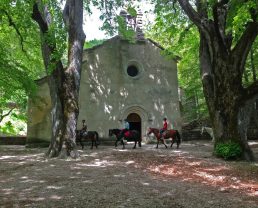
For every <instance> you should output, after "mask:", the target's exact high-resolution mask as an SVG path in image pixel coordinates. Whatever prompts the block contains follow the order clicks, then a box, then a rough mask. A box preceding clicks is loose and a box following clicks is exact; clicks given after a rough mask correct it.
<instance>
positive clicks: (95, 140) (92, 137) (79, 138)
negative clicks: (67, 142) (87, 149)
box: [76, 130, 99, 149]
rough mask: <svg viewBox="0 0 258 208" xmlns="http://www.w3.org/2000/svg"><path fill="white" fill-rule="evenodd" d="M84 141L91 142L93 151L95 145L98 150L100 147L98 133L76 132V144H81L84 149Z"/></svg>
mask: <svg viewBox="0 0 258 208" xmlns="http://www.w3.org/2000/svg"><path fill="white" fill-rule="evenodd" d="M84 141H91V149H93V144H95V147H96V148H98V145H99V134H98V132H96V131H88V132H87V134H86V135H85V134H84V131H83V130H77V131H76V142H79V143H80V145H81V146H82V149H83V148H84V144H83V142H84Z"/></svg>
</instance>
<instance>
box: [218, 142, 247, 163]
mask: <svg viewBox="0 0 258 208" xmlns="http://www.w3.org/2000/svg"><path fill="white" fill-rule="evenodd" d="M215 154H216V155H217V156H218V157H222V158H224V159H226V160H228V159H237V158H240V157H241V154H242V148H241V146H240V145H239V144H238V143H236V142H233V141H231V140H229V142H226V143H217V144H216V146H215Z"/></svg>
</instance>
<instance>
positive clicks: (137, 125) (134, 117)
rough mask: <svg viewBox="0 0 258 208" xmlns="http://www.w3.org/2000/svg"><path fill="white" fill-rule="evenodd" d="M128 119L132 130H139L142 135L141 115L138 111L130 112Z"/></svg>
mask: <svg viewBox="0 0 258 208" xmlns="http://www.w3.org/2000/svg"><path fill="white" fill-rule="evenodd" d="M127 120H128V122H129V124H130V130H137V131H139V132H140V135H142V125H141V117H140V116H139V115H138V114H137V113H130V114H129V115H128V116H127Z"/></svg>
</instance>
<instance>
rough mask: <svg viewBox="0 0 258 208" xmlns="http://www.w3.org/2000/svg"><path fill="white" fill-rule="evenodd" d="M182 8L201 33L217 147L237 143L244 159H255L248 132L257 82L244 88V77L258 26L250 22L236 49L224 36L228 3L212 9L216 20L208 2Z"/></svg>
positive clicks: (203, 72) (183, 0)
mask: <svg viewBox="0 0 258 208" xmlns="http://www.w3.org/2000/svg"><path fill="white" fill-rule="evenodd" d="M178 1H179V4H180V6H181V8H182V9H183V10H184V11H185V13H186V14H187V15H188V17H189V18H190V20H192V22H193V23H194V24H195V25H196V26H197V27H198V28H199V31H200V70H201V76H202V83H203V90H204V95H205V99H206V102H207V105H208V110H209V114H210V118H211V121H212V126H213V130H214V136H215V144H214V147H215V146H216V144H218V143H225V142H228V141H234V142H236V143H238V144H239V145H240V146H241V148H242V150H243V154H242V157H243V158H244V159H246V160H249V161H252V160H254V156H253V153H252V151H251V149H250V147H249V146H248V143H247V139H246V132H247V128H248V124H249V119H250V116H249V114H250V109H251V108H250V107H249V106H250V103H251V102H252V99H253V97H254V96H255V95H257V94H258V90H257V89H258V83H257V82H255V83H253V85H252V86H250V87H248V88H246V89H244V88H243V86H242V76H243V73H244V65H245V62H246V58H247V55H248V52H249V51H250V49H251V46H252V44H253V42H254V40H255V38H256V37H257V34H258V23H257V22H250V23H248V24H247V28H246V30H245V32H244V33H243V35H242V37H241V38H240V39H239V40H238V42H237V44H236V46H235V47H234V48H233V49H231V48H232V41H231V35H230V34H225V22H226V18H227V8H228V7H227V5H226V4H227V3H228V2H229V1H228V0H222V1H219V2H218V3H216V4H215V5H214V7H213V17H214V20H210V19H208V15H207V14H208V10H207V4H206V3H207V2H206V1H201V0H197V11H195V10H194V9H193V8H192V6H191V5H190V3H189V1H187V0H178Z"/></svg>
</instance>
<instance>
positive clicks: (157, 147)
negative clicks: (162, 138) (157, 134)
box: [156, 138, 159, 149]
mask: <svg viewBox="0 0 258 208" xmlns="http://www.w3.org/2000/svg"><path fill="white" fill-rule="evenodd" d="M156 148H157V149H158V148H159V139H158V138H157V146H156Z"/></svg>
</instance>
